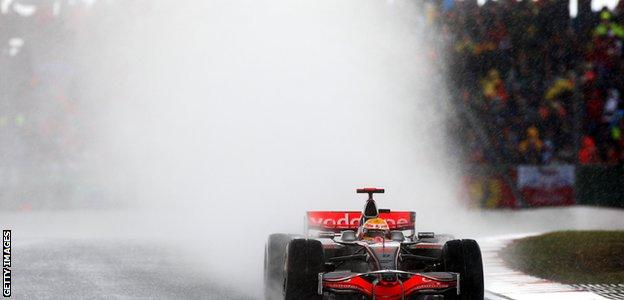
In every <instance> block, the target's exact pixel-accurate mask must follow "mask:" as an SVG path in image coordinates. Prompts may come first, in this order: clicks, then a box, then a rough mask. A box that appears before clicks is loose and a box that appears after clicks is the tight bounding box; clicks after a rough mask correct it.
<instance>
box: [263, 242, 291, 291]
mask: <svg viewBox="0 0 624 300" xmlns="http://www.w3.org/2000/svg"><path fill="white" fill-rule="evenodd" d="M291 239H292V236H291V235H289V234H283V233H275V234H271V235H269V239H268V240H267V243H266V246H265V248H264V298H265V299H266V300H277V299H281V298H282V297H283V295H282V285H283V284H284V260H285V258H286V246H288V242H290V240H291Z"/></svg>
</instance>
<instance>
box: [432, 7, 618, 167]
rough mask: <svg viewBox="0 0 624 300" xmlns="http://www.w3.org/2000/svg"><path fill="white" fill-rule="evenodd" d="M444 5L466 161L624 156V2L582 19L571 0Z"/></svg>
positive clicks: (584, 12)
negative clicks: (572, 14) (572, 12)
mask: <svg viewBox="0 0 624 300" xmlns="http://www.w3.org/2000/svg"><path fill="white" fill-rule="evenodd" d="M623 2H624V1H623ZM437 3H438V4H439V7H438V8H439V10H438V13H437V17H436V21H437V22H438V25H439V27H440V31H441V34H442V36H443V38H444V40H445V42H446V45H447V47H448V53H449V55H450V56H449V59H448V61H449V65H448V69H449V70H451V72H449V74H451V75H450V81H451V85H450V86H451V88H452V94H453V95H454V97H455V100H456V101H457V102H456V103H461V104H462V105H460V106H461V107H463V108H464V114H460V116H461V117H460V118H458V121H457V122H456V124H455V126H456V128H457V129H458V130H457V132H459V134H460V137H458V138H459V139H461V140H462V141H465V142H464V145H465V148H466V149H465V151H464V153H465V159H466V160H467V161H469V162H472V163H483V162H503V163H509V164H518V163H529V164H549V163H557V162H570V163H576V162H578V163H581V164H620V163H622V162H624V136H623V134H622V130H624V118H623V110H622V109H623V104H624V103H622V100H621V92H622V91H624V77H623V76H622V75H624V59H623V57H622V40H623V39H624V14H623V13H621V12H624V10H623V9H622V8H624V5H623V3H622V2H621V3H620V5H618V8H617V9H616V10H615V11H608V10H606V9H603V10H602V11H598V12H592V10H591V8H590V1H589V0H579V11H578V16H576V17H574V18H571V17H570V13H569V9H568V3H569V1H567V0H565V1H564V0H539V1H528V0H524V1H517V0H498V1H488V2H486V3H485V4H484V5H481V6H479V5H477V3H476V1H474V0H464V1H448V0H447V1H438V2H437ZM471 118H472V119H474V120H477V121H476V122H472V123H470V122H469V121H470V119H471ZM465 124H472V126H465ZM474 124H479V126H474ZM477 127H479V128H477Z"/></svg>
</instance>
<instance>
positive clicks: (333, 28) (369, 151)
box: [37, 0, 460, 289]
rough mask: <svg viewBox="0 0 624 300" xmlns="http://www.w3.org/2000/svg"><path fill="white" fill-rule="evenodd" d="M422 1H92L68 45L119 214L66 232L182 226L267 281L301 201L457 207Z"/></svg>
mask: <svg viewBox="0 0 624 300" xmlns="http://www.w3.org/2000/svg"><path fill="white" fill-rule="evenodd" d="M417 2H418V1H362V0H358V1H355V0H352V1H329V0H321V1H318V0H314V1H312V0H303V1H286V0H272V1H264V0H260V1H258V0H254V1H244V0H237V1H230V0H228V1H217V0H211V1H184V2H179V1H96V2H95V3H94V4H93V6H94V7H92V8H91V12H90V13H91V14H93V15H94V16H92V17H91V18H90V20H89V21H88V22H87V24H86V26H85V27H83V28H80V30H77V31H76V32H75V37H73V38H72V39H71V45H68V46H67V47H66V52H64V53H65V54H66V55H71V56H72V59H73V60H74V61H75V62H76V65H78V66H80V70H79V74H80V76H79V77H80V78H79V79H78V82H76V83H75V85H76V86H77V87H78V88H77V92H76V93H77V94H78V95H79V97H81V98H83V99H88V100H87V101H86V102H85V104H84V107H82V109H83V110H84V111H86V112H87V114H88V118H86V119H87V120H86V121H84V123H83V125H84V128H83V129H84V130H85V131H86V132H87V133H88V134H87V136H86V137H85V145H86V146H85V147H86V149H87V153H88V154H87V155H86V156H85V158H84V160H85V161H86V163H87V164H88V165H89V166H90V167H89V170H90V171H89V172H88V174H86V175H84V176H86V177H89V178H90V180H91V181H92V182H98V183H99V185H101V190H103V191H105V195H106V196H102V197H101V198H99V199H97V200H98V201H100V202H101V203H99V204H98V205H97V206H98V207H102V208H107V209H110V208H112V209H113V213H112V214H111V213H110V210H108V211H109V213H108V214H105V215H104V217H102V216H99V217H96V216H98V215H97V214H96V212H94V211H92V210H91V211H87V212H80V213H79V214H78V215H72V216H71V217H68V219H67V220H66V221H70V220H69V219H72V220H71V221H72V222H69V223H72V224H80V225H78V226H75V228H70V227H71V226H70V227H67V226H66V225H67V224H69V223H67V224H66V225H65V226H62V228H63V229H62V230H60V231H62V232H64V234H65V235H66V236H71V237H84V236H93V235H96V236H100V237H102V236H108V235H112V236H121V237H130V238H150V239H154V238H158V239H165V240H168V241H169V240H175V241H176V243H177V244H178V245H179V247H181V248H184V249H185V251H186V252H188V253H187V254H188V257H189V259H192V260H196V261H198V262H200V263H205V265H206V266H207V268H208V269H209V270H211V272H214V274H215V275H216V274H218V276H223V277H225V278H234V276H236V280H237V281H238V282H241V281H242V282H244V283H245V284H248V285H250V286H252V287H256V288H258V289H259V288H260V285H261V280H260V279H261V266H262V251H263V247H264V241H265V239H266V236H267V235H268V234H269V233H272V232H290V233H301V232H302V229H303V222H302V219H303V216H304V213H305V211H306V210H344V209H349V210H357V209H360V208H361V207H362V205H363V201H364V198H363V197H362V196H361V195H356V194H355V188H358V187H364V186H376V187H383V188H385V189H386V194H384V195H379V196H378V197H377V200H378V203H379V205H380V206H381V207H387V208H392V209H396V210H399V209H405V210H416V211H417V212H419V214H420V213H422V214H429V215H430V216H437V221H441V220H451V219H452V218H454V217H457V214H459V211H460V210H458V209H457V203H458V200H457V198H458V192H457V189H456V185H457V184H458V183H459V179H458V176H457V162H456V161H455V160H454V159H452V155H450V154H449V153H450V151H449V145H448V144H447V142H446V137H445V136H446V128H445V120H446V119H447V118H448V117H449V116H450V114H451V112H450V111H449V110H448V105H447V96H446V91H445V88H444V86H443V85H442V80H441V78H443V74H440V69H441V68H440V66H439V65H437V64H436V63H435V60H434V59H433V58H432V56H433V55H434V54H435V53H434V52H435V49H436V47H435V43H436V42H437V41H435V39H434V38H433V37H435V28H434V27H432V26H430V25H429V24H427V22H426V19H425V13H424V12H423V8H422V4H421V3H417ZM93 202H95V201H94V200H93V199H89V203H93ZM79 206H80V205H79ZM80 207H84V206H80ZM70 208H71V207H70ZM450 208H453V212H454V213H452V214H449V213H444V214H442V212H445V211H449V209H450ZM98 218H103V219H105V221H98ZM53 223H54V222H48V223H47V225H46V226H50V227H54V224H53ZM429 225H432V224H429ZM37 232H38V233H39V234H41V235H45V233H43V232H45V231H41V230H39V231H37ZM216 245H218V246H216ZM224 257H229V258H224ZM216 276H217V275H216ZM233 281H234V280H231V281H228V280H226V282H233Z"/></svg>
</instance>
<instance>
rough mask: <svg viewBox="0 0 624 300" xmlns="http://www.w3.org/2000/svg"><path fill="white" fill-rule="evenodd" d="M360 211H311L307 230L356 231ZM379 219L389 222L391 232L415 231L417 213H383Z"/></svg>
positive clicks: (308, 215)
mask: <svg viewBox="0 0 624 300" xmlns="http://www.w3.org/2000/svg"><path fill="white" fill-rule="evenodd" d="M361 217H362V212H359V211H309V212H308V213H307V216H306V221H307V229H308V230H319V231H332V232H336V233H338V232H340V231H342V230H356V229H357V228H358V226H359V225H360V219H361ZM379 217H380V218H382V219H385V220H386V222H388V226H389V227H390V230H415V226H416V213H415V212H413V211H391V212H387V211H381V212H379Z"/></svg>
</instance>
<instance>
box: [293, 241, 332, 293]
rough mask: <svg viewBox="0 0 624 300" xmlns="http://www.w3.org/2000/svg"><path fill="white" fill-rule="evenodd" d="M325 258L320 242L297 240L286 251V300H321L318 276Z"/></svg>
mask: <svg viewBox="0 0 624 300" xmlns="http://www.w3.org/2000/svg"><path fill="white" fill-rule="evenodd" d="M324 262H325V257H324V253H323V246H322V245H321V242H320V241H317V240H313V239H295V240H292V241H290V243H289V244H288V250H287V251H286V278H285V280H284V296H285V300H301V299H306V300H321V299H323V296H322V295H319V294H318V274H319V273H320V272H321V270H322V267H323V263H324Z"/></svg>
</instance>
